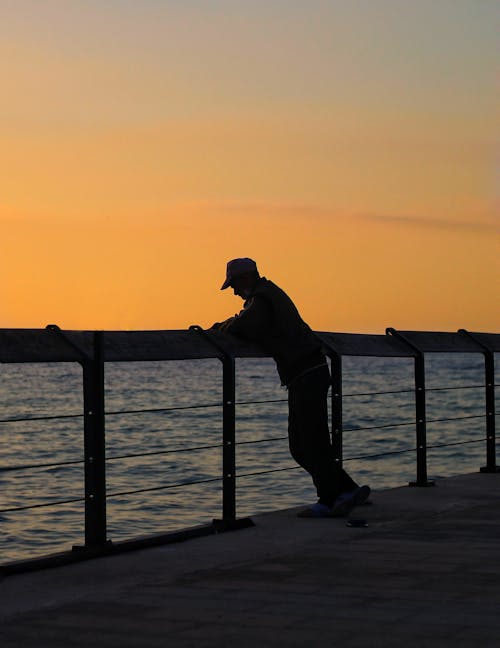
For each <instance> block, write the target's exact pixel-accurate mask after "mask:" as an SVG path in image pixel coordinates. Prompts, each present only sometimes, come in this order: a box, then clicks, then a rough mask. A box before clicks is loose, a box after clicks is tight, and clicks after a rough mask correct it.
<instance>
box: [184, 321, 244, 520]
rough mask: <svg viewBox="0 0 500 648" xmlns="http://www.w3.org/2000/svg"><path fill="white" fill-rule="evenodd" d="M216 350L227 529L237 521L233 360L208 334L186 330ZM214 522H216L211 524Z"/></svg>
mask: <svg viewBox="0 0 500 648" xmlns="http://www.w3.org/2000/svg"><path fill="white" fill-rule="evenodd" d="M189 330H190V331H194V332H195V333H198V334H199V335H201V336H202V337H203V338H204V339H205V341H206V342H208V344H210V345H211V346H212V347H214V348H215V349H217V351H218V352H219V353H220V356H219V359H220V360H221V361H222V522H223V523H224V524H228V525H229V526H231V525H234V522H235V520H236V404H235V400H236V375H235V373H236V372H235V362H234V357H233V356H232V355H231V354H230V353H228V352H227V351H226V349H225V348H224V347H223V345H221V344H220V343H219V342H218V341H217V340H215V339H214V338H213V336H211V335H209V334H208V333H207V331H205V330H204V329H202V328H201V326H198V325H197V324H193V325H192V326H190V327H189ZM214 522H218V521H216V520H214Z"/></svg>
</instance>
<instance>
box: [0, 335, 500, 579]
mask: <svg viewBox="0 0 500 648" xmlns="http://www.w3.org/2000/svg"><path fill="white" fill-rule="evenodd" d="M317 335H318V337H319V338H320V339H321V341H322V343H323V347H324V351H325V353H326V355H327V356H328V357H329V358H330V361H331V368H332V390H331V432H332V443H333V449H334V457H335V461H337V462H338V463H339V464H340V465H342V463H343V462H344V461H350V460H354V459H356V460H363V459H374V458H378V457H383V456H389V455H395V454H402V453H415V456H416V479H415V481H412V482H410V485H412V486H417V487H427V486H431V485H433V482H432V481H430V480H429V479H428V476H427V450H428V449H431V448H441V447H447V446H453V445H465V444H468V443H479V442H486V443H485V449H486V464H485V465H484V466H482V467H481V471H482V472H485V473H488V472H499V470H500V469H499V467H498V466H497V464H496V438H495V367H494V353H495V352H498V351H500V334H494V333H470V332H468V331H465V330H464V329H461V330H459V331H458V332H456V333H442V332H424V331H398V330H395V329H393V328H389V329H387V331H386V335H358V334H350V333H329V332H317ZM433 352H441V353H475V354H478V353H479V354H482V355H483V357H484V375H485V381H484V384H481V385H477V384H476V385H466V386H460V387H458V386H440V387H435V388H426V384H425V354H426V353H433ZM345 356H359V357H361V356H362V357H366V356H368V357H382V358H410V359H413V361H414V386H413V388H412V389H403V390H387V391H378V392H364V393H363V392H360V393H350V394H343V393H342V359H343V357H345ZM255 357H258V358H261V357H269V356H268V354H267V353H265V352H264V351H263V350H262V349H261V348H259V347H257V346H256V345H253V344H248V343H246V342H243V341H242V340H239V339H237V338H235V337H233V336H230V335H227V334H222V333H219V332H217V331H204V330H202V329H201V328H200V327H197V326H193V327H191V329H190V330H189V331H142V332H141V331H134V332H121V331H107V332H104V331H93V332H90V331H62V330H60V329H59V328H58V327H57V326H54V325H51V326H49V327H47V328H46V329H40V330H38V329H0V362H3V363H26V362H30V363H32V362H35V363H36V362H78V363H79V364H80V365H81V367H82V369H83V413H72V414H62V415H47V416H27V417H6V418H0V424H2V426H3V425H7V424H11V423H19V422H26V421H48V420H56V419H60V420H64V419H68V420H69V419H74V418H83V437H84V438H83V446H84V452H83V459H81V460H68V461H62V462H53V461H46V462H32V463H28V464H19V465H12V466H3V467H2V466H0V474H1V473H2V472H8V471H26V470H35V469H49V468H57V467H64V466H70V465H78V464H80V465H83V467H84V496H83V497H78V498H67V499H61V500H57V501H50V502H43V503H34V504H26V505H22V506H10V507H9V506H7V507H5V508H3V509H2V510H0V514H5V513H10V512H14V511H16V512H17V511H23V510H28V509H35V508H41V507H52V506H58V505H63V504H70V503H76V502H84V507H85V512H84V522H85V541H84V546H83V547H78V551H73V552H67V553H63V554H58V555H57V556H52V557H47V558H42V559H34V560H27V561H19V562H17V563H15V564H14V563H11V564H7V565H3V566H1V567H0V569H1V571H2V572H3V573H9V572H12V571H18V570H27V569H34V568H38V567H40V566H45V565H46V564H58V563H61V562H70V561H72V560H77V559H83V558H87V557H92V556H96V555H102V554H104V553H112V552H117V551H124V550H127V549H132V548H137V547H142V546H148V545H152V544H160V543H163V542H171V541H176V540H179V539H184V538H186V537H190V536H193V535H204V534H207V533H213V532H220V531H224V530H230V529H236V528H242V527H245V526H249V525H251V524H252V522H251V520H250V519H248V518H242V519H238V518H237V515H236V478H237V475H236V447H237V446H238V445H246V444H250V443H272V442H275V441H283V440H285V439H286V438H287V437H286V436H278V437H270V438H264V439H258V440H253V441H237V439H236V434H235V417H236V406H237V405H238V406H239V407H242V406H245V405H249V404H262V403H277V402H282V401H285V400H286V399H271V400H263V401H238V402H237V401H236V386H235V382H236V381H235V359H236V358H255ZM209 358H210V359H218V360H220V362H221V363H222V402H221V403H205V404H197V405H186V406H180V407H169V408H149V409H129V410H119V411H108V412H106V411H105V398H104V366H105V363H106V362H111V361H113V362H120V361H122V362H133V361H140V360H187V359H209ZM469 388H475V389H477V388H482V389H484V393H485V411H484V414H481V415H470V416H460V417H455V418H447V419H428V418H427V415H426V394H427V393H429V392H432V391H447V390H456V389H469ZM399 393H412V394H414V403H415V418H414V419H412V420H408V421H403V422H397V423H388V424H382V425H376V426H369V427H355V428H345V427H344V425H343V408H342V406H343V402H344V399H347V398H355V397H360V396H363V397H373V396H379V395H386V394H399ZM215 407H219V408H220V407H221V408H222V442H221V443H219V444H205V445H200V446H195V447H190V448H177V449H175V448H174V449H166V450H151V451H144V452H140V453H128V454H116V455H111V456H109V457H107V459H106V457H105V417H106V416H118V415H122V414H129V415H130V414H143V413H165V412H172V411H178V410H188V409H200V408H215ZM471 418H478V419H484V420H485V433H486V435H485V436H484V437H481V438H479V439H473V440H463V441H456V442H453V443H444V444H434V445H428V443H427V424H428V423H435V422H439V421H443V420H446V421H459V420H465V419H471ZM410 426H412V427H413V426H414V427H415V441H416V442H415V445H414V446H413V445H412V446H410V447H407V448H404V449H399V450H394V451H389V452H383V453H375V454H373V453H372V454H366V455H359V456H354V457H343V443H342V439H343V436H342V435H343V432H354V431H363V430H374V429H383V428H396V427H410ZM208 449H220V450H221V451H222V475H221V476H216V477H207V478H204V479H198V480H191V481H189V480H187V481H182V482H179V483H173V484H171V483H169V484H160V485H158V486H152V487H146V488H140V489H126V490H121V491H117V492H107V488H106V461H108V462H109V461H113V460H117V459H133V458H138V457H148V456H153V455H166V454H171V453H180V452H193V451H201V450H208ZM297 468H298V466H295V465H293V466H290V467H279V468H270V469H269V470H261V471H256V472H246V473H240V474H238V479H242V478H245V477H253V476H258V475H264V474H269V473H273V472H282V471H289V470H295V469H297ZM211 482H221V483H222V511H221V513H222V515H221V519H220V520H214V522H213V523H212V524H211V525H206V526H203V527H197V528H196V529H191V530H188V531H183V532H176V533H168V534H162V535H156V536H150V537H148V538H142V539H140V540H131V541H130V540H129V541H122V542H120V543H111V542H110V541H109V540H108V537H107V515H106V502H107V499H109V498H111V497H121V496H127V495H132V494H137V493H147V492H153V491H160V490H166V489H171V488H181V487H186V486H190V485H194V484H206V483H211ZM74 549H76V548H74Z"/></svg>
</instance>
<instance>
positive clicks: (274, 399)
mask: <svg viewBox="0 0 500 648" xmlns="http://www.w3.org/2000/svg"><path fill="white" fill-rule="evenodd" d="M287 401H288V399H287V398H271V399H269V400H258V401H236V402H235V405H262V404H263V403H286V402H287Z"/></svg>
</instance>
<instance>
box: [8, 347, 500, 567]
mask: <svg viewBox="0 0 500 648" xmlns="http://www.w3.org/2000/svg"><path fill="white" fill-rule="evenodd" d="M236 386H237V406H236V437H237V443H238V445H237V447H236V457H237V469H236V474H237V515H238V516H239V517H242V516H248V515H252V514H255V513H257V512H263V511H270V510H276V509H282V508H286V507H291V506H297V505H300V504H308V503H311V502H314V501H315V492H314V488H313V486H312V482H311V479H310V477H309V475H307V473H305V472H304V471H303V470H302V469H300V468H297V466H296V464H295V463H294V462H293V460H292V459H291V457H290V455H289V451H288V442H287V439H286V436H287V402H286V399H287V393H286V390H284V389H283V388H282V387H281V386H280V382H279V379H278V377H277V374H276V369H275V366H274V363H273V362H272V361H271V360H268V359H245V360H239V361H237V366H236ZM426 386H427V389H428V390H429V391H428V393H427V418H428V421H429V422H428V426H427V438H428V445H429V451H428V473H429V478H430V479H436V478H440V477H444V476H449V475H453V474H461V473H466V472H472V471H477V470H478V469H479V467H480V466H482V465H484V464H485V440H484V439H485V436H486V435H485V425H486V424H485V416H484V415H485V409H484V359H483V356H482V355H481V354H464V355H462V354H427V355H426ZM413 387H414V382H413V361H412V360H411V359H406V358H391V359H387V358H344V360H343V417H344V428H345V432H344V462H345V463H344V466H345V468H346V469H347V470H348V471H349V472H350V473H351V474H352V475H353V477H354V478H355V479H356V481H358V482H359V483H367V484H369V485H370V486H371V487H372V488H373V489H374V490H375V495H374V497H375V498H376V490H380V489H385V488H389V487H393V486H401V485H404V484H407V483H408V482H409V481H411V480H412V479H415V475H416V464H415V455H416V453H415V405H414V392H413ZM105 388H106V458H107V462H106V477H107V494H108V499H107V516H108V517H107V520H108V538H109V539H111V540H114V541H117V540H124V539H130V538H134V537H137V536H144V535H148V534H153V533H159V532H166V531H173V530H178V529H181V528H185V527H188V526H194V525H198V524H204V523H207V522H210V521H211V520H212V519H213V518H219V517H221V482H220V476H221V471H222V450H221V447H220V444H221V433H222V406H221V403H222V369H221V363H220V362H219V361H218V360H189V361H182V362H173V361H170V362H135V363H107V364H106V370H105ZM443 388H446V389H443ZM387 392H394V393H387ZM256 401H259V402H256ZM497 409H498V408H497ZM142 410H149V411H142ZM151 410H159V411H151ZM82 411H83V397H82V374H81V368H80V366H79V365H77V364H73V363H49V364H25V365H0V421H2V422H0V563H4V562H8V561H11V560H17V559H25V558H29V557H34V556H40V555H43V554H47V553H50V552H54V551H62V550H67V549H69V548H71V546H73V545H79V544H80V545H82V544H83V542H84V505H83V501H82V499H83V496H84V484H83V477H84V473H83V418H82V416H81V414H82ZM45 417H46V418H45ZM53 417H64V418H53ZM8 419H28V420H24V421H16V422H12V421H8ZM448 419H455V420H448ZM433 446H435V447H433ZM40 464H44V465H43V466H40ZM46 464H49V465H48V466H47V465H46ZM55 464H60V465H55ZM33 466H39V467H33ZM271 471H272V472H271ZM255 473H257V474H255ZM192 482H201V483H192ZM183 484H184V485H183ZM186 484H187V485H186ZM137 491H142V492H137ZM69 500H77V501H69ZM78 500H79V501H78ZM61 502H66V503H61ZM45 504H50V506H39V505H45ZM26 507H28V508H26ZM12 509H19V510H12Z"/></svg>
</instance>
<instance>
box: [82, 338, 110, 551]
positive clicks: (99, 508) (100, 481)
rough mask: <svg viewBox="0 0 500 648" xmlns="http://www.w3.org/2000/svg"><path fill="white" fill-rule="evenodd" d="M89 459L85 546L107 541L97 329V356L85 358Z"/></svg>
mask: <svg viewBox="0 0 500 648" xmlns="http://www.w3.org/2000/svg"><path fill="white" fill-rule="evenodd" d="M82 367H83V407H84V417H83V420H84V432H83V434H84V461H85V548H86V549H96V548H101V547H103V546H104V545H105V544H106V463H105V437H104V353H103V332H102V331H95V332H94V355H93V357H92V358H86V359H85V360H83V361H82Z"/></svg>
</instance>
